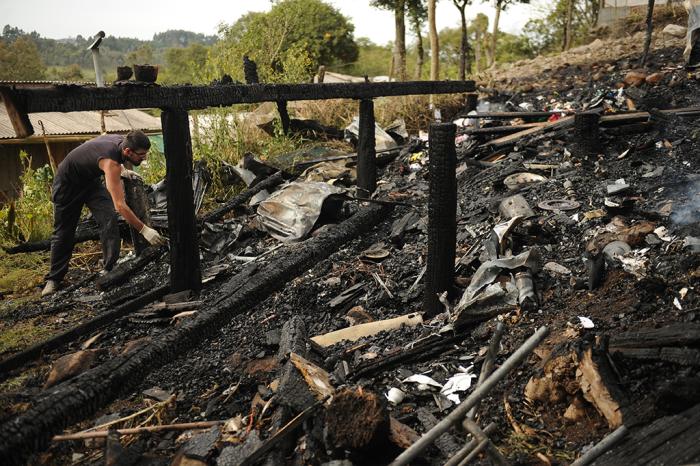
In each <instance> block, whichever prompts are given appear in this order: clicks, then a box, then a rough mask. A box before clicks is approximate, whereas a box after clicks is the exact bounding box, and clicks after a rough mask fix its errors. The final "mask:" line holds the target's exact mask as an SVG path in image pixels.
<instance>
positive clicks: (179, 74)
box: [161, 44, 209, 84]
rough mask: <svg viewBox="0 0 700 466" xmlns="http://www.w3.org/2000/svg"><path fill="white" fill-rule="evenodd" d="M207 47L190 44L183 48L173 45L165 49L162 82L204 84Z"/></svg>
mask: <svg viewBox="0 0 700 466" xmlns="http://www.w3.org/2000/svg"><path fill="white" fill-rule="evenodd" d="M208 55H209V47H207V46H205V45H202V44H192V45H190V46H188V47H185V48H179V47H173V48H169V49H167V50H166V51H165V70H166V73H165V76H163V77H162V79H161V81H162V82H164V83H190V84H205V83H206V82H207V81H208V79H207V78H208V73H207V56H208Z"/></svg>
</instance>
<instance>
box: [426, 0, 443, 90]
mask: <svg viewBox="0 0 700 466" xmlns="http://www.w3.org/2000/svg"><path fill="white" fill-rule="evenodd" d="M435 2H436V0H428V35H429V36H430V79H431V80H433V81H437V80H438V79H440V39H439V38H438V32H437V26H436V24H435Z"/></svg>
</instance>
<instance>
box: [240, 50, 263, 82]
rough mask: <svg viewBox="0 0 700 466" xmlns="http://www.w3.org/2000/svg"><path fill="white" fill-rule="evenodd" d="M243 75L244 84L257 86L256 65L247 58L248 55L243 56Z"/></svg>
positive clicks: (258, 79) (258, 80)
mask: <svg viewBox="0 0 700 466" xmlns="http://www.w3.org/2000/svg"><path fill="white" fill-rule="evenodd" d="M243 75H244V76H245V82H246V84H258V83H259V82H260V78H258V65H257V64H256V63H255V62H254V61H253V60H251V59H250V58H248V55H243Z"/></svg>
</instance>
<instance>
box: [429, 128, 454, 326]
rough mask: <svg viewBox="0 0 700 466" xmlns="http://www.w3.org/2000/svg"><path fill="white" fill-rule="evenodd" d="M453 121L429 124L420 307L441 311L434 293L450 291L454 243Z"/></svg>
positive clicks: (452, 277) (434, 312)
mask: <svg viewBox="0 0 700 466" xmlns="http://www.w3.org/2000/svg"><path fill="white" fill-rule="evenodd" d="M456 130H457V128H456V126H455V125H454V124H453V123H443V124H433V125H432V126H431V127H430V139H429V140H430V165H429V167H430V168H429V169H430V194H429V197H428V261H427V262H428V264H427V267H428V268H427V271H426V274H425V291H424V296H423V308H424V310H425V312H426V313H427V314H428V315H430V316H434V315H436V314H438V313H440V312H441V309H442V304H441V303H440V300H439V299H438V294H440V293H442V292H444V291H447V292H448V293H449V292H452V288H453V281H454V270H455V248H456V244H457V220H456V216H457V180H456V176H455V170H456V167H457V154H456V150H455V132H456Z"/></svg>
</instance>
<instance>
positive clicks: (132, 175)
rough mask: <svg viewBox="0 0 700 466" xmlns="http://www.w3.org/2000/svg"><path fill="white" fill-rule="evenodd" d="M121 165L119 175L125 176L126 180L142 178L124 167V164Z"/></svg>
mask: <svg viewBox="0 0 700 466" xmlns="http://www.w3.org/2000/svg"><path fill="white" fill-rule="evenodd" d="M121 167H122V171H121V175H120V176H121V177H122V178H126V179H127V180H141V179H142V178H141V175H139V174H138V173H136V172H135V171H133V170H129V169H127V168H124V165H122V166H121Z"/></svg>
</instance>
